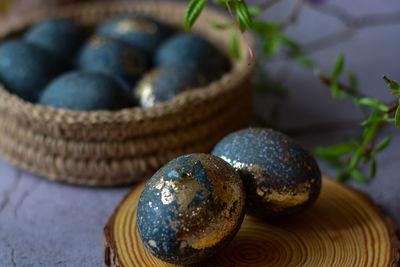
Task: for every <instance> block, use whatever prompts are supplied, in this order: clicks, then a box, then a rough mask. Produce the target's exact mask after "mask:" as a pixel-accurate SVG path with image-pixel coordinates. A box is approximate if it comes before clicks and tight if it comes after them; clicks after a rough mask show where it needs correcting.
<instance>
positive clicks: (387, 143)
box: [371, 136, 392, 156]
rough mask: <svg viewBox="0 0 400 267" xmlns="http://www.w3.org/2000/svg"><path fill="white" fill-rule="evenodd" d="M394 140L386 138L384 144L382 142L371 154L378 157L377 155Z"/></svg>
mask: <svg viewBox="0 0 400 267" xmlns="http://www.w3.org/2000/svg"><path fill="white" fill-rule="evenodd" d="M391 140H392V138H391V137H390V136H388V137H386V138H385V139H383V141H382V142H380V143H379V144H378V145H377V146H376V148H375V149H374V151H372V152H371V154H372V155H374V156H375V155H376V154H377V153H379V152H381V151H382V150H384V149H385V148H386V147H387V146H388V145H389V143H390V141H391Z"/></svg>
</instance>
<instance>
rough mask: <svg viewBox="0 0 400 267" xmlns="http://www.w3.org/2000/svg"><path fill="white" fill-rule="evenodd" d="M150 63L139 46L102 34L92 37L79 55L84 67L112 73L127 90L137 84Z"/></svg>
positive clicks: (80, 63)
mask: <svg viewBox="0 0 400 267" xmlns="http://www.w3.org/2000/svg"><path fill="white" fill-rule="evenodd" d="M148 64H149V62H148V59H147V57H146V55H145V54H144V53H143V51H141V50H140V49H138V48H137V47H134V46H132V45H130V44H128V43H126V42H124V41H121V40H117V39H112V38H108V37H104V36H101V35H95V36H93V37H92V38H90V40H89V41H88V42H87V44H86V45H85V46H84V47H83V49H82V51H81V52H80V57H79V65H80V67H81V68H82V69H84V70H89V71H95V72H103V73H106V74H109V75H112V76H113V77H114V78H116V79H117V80H118V81H119V82H121V84H123V85H124V87H126V88H127V90H128V88H132V87H133V86H134V85H135V83H136V82H137V79H138V78H139V77H140V76H141V75H142V74H143V73H144V72H145V71H146V69H147V68H148Z"/></svg>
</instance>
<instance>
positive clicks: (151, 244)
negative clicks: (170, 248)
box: [148, 240, 157, 248]
mask: <svg viewBox="0 0 400 267" xmlns="http://www.w3.org/2000/svg"><path fill="white" fill-rule="evenodd" d="M148 243H149V245H150V247H153V248H156V247H157V243H156V241H154V240H149V242H148Z"/></svg>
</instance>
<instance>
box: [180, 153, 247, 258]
mask: <svg viewBox="0 0 400 267" xmlns="http://www.w3.org/2000/svg"><path fill="white" fill-rule="evenodd" d="M211 157H212V156H210V158H207V159H204V155H202V159H200V158H199V159H198V158H196V156H193V160H201V161H202V163H203V166H204V167H205V170H206V173H207V176H208V178H209V180H210V182H211V184H212V185H213V189H214V191H213V192H212V193H210V194H211V199H212V201H210V199H207V200H205V201H202V202H201V203H200V205H199V206H195V207H191V208H188V209H186V210H184V211H183V212H182V216H181V217H180V218H179V221H178V222H175V223H176V224H179V228H180V229H182V230H181V231H178V232H176V233H175V236H176V239H177V240H180V241H182V242H185V243H186V244H187V246H190V247H191V248H194V249H198V250H201V249H205V248H209V247H212V246H214V245H215V244H217V243H218V242H220V241H221V240H223V239H224V238H226V237H227V236H228V235H229V234H231V233H232V231H233V230H234V229H235V228H236V227H237V226H238V223H239V221H240V218H241V216H243V211H244V203H245V195H244V191H243V186H242V183H241V180H240V178H239V176H238V175H237V174H236V173H235V172H232V169H231V168H230V167H229V166H228V165H226V166H225V165H220V168H219V169H218V170H217V169H215V168H213V167H212V166H213V161H212V160H215V158H214V159H213V158H211ZM205 161H209V162H208V164H204V162H205ZM221 176H223V177H228V179H221ZM227 184H228V186H226V185H227ZM224 187H225V188H224ZM206 192H208V191H206ZM206 198H207V195H206V196H205V199H206Z"/></svg>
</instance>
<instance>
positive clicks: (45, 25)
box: [24, 18, 85, 65]
mask: <svg viewBox="0 0 400 267" xmlns="http://www.w3.org/2000/svg"><path fill="white" fill-rule="evenodd" d="M24 39H25V41H26V42H28V43H31V44H35V45H37V46H39V47H41V48H43V49H45V50H47V51H48V52H50V53H52V54H53V55H54V56H56V57H57V58H58V59H59V60H60V61H64V62H68V63H69V65H73V64H74V63H75V57H76V53H77V52H78V50H79V48H80V47H81V45H82V43H83V42H84V40H85V34H84V32H83V31H82V29H80V28H79V27H78V26H77V25H76V24H75V23H73V22H72V21H70V20H68V19H62V18H56V19H49V20H45V21H42V22H40V23H38V24H37V25H35V26H33V27H32V28H30V29H29V30H28V31H27V32H26V33H25V35H24Z"/></svg>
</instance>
